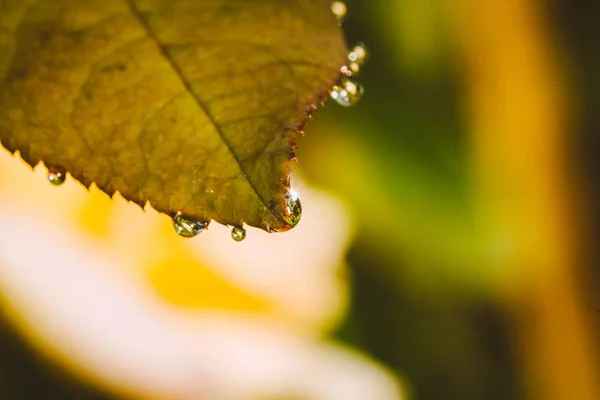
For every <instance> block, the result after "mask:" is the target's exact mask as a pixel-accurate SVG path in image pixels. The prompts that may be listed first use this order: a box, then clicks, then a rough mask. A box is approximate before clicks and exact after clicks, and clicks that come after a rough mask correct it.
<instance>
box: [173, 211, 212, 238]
mask: <svg viewBox="0 0 600 400" xmlns="http://www.w3.org/2000/svg"><path fill="white" fill-rule="evenodd" d="M173 227H174V228H175V232H177V234H178V235H179V236H183V237H186V238H191V237H194V236H197V235H199V234H200V233H202V231H204V230H205V229H206V223H204V222H198V221H194V220H193V219H191V218H189V217H186V216H184V215H182V214H181V213H177V214H176V215H175V217H174V218H173Z"/></svg>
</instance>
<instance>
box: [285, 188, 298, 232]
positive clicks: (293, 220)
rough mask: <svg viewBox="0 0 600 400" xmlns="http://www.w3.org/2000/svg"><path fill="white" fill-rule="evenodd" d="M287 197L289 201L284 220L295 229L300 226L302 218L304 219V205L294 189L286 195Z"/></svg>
mask: <svg viewBox="0 0 600 400" xmlns="http://www.w3.org/2000/svg"><path fill="white" fill-rule="evenodd" d="M286 197H287V199H288V201H287V209H286V212H285V215H284V217H283V219H284V220H285V222H287V223H288V224H290V225H291V226H292V227H294V226H296V225H298V222H300V218H301V217H302V204H301V203H300V196H298V192H296V191H295V190H294V189H292V190H290V192H289V193H288V194H287V195H286Z"/></svg>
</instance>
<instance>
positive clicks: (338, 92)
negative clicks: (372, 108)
mask: <svg viewBox="0 0 600 400" xmlns="http://www.w3.org/2000/svg"><path fill="white" fill-rule="evenodd" d="M364 91H365V90H364V88H363V86H362V85H361V84H360V83H358V82H354V81H352V80H350V79H347V78H342V81H341V82H340V84H339V85H337V86H334V87H333V88H332V89H331V91H330V96H331V98H332V99H333V100H335V101H336V102H337V103H338V104H339V105H342V106H344V107H350V106H353V105H355V104H356V103H358V101H359V100H360V98H361V97H362V95H363V93H364Z"/></svg>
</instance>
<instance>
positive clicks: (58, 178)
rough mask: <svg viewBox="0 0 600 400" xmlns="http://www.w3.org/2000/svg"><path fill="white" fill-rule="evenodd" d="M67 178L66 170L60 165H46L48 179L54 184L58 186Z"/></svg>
mask: <svg viewBox="0 0 600 400" xmlns="http://www.w3.org/2000/svg"><path fill="white" fill-rule="evenodd" d="M65 179H67V171H66V170H65V169H64V168H63V167H61V166H58V167H48V181H49V182H50V183H51V184H53V185H54V186H60V185H62V184H63V183H65Z"/></svg>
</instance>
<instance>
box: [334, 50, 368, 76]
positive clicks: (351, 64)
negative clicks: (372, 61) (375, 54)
mask: <svg viewBox="0 0 600 400" xmlns="http://www.w3.org/2000/svg"><path fill="white" fill-rule="evenodd" d="M368 58H369V50H368V49H367V46H366V45H365V44H364V43H358V44H357V45H356V46H354V47H353V48H352V50H350V53H348V65H344V66H343V67H342V68H341V69H340V72H341V73H342V75H345V76H352V75H357V74H358V73H359V72H360V68H361V67H362V66H363V65H364V64H365V63H366V62H367V59H368Z"/></svg>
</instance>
